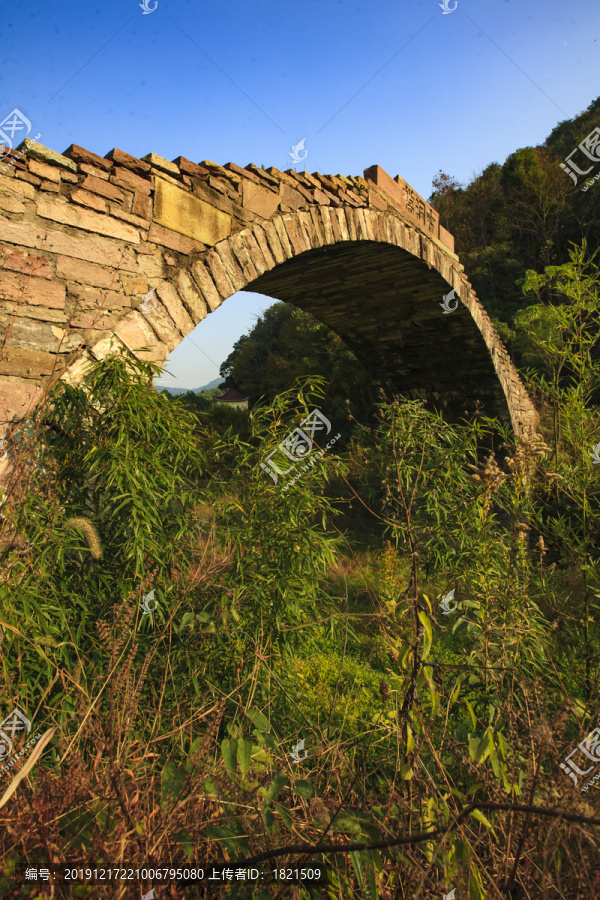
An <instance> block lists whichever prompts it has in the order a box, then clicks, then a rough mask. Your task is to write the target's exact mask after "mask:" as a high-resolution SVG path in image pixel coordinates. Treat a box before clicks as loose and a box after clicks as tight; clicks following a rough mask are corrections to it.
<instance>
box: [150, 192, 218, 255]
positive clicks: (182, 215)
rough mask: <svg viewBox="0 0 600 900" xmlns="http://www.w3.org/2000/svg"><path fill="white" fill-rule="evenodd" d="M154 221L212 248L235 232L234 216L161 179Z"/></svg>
mask: <svg viewBox="0 0 600 900" xmlns="http://www.w3.org/2000/svg"><path fill="white" fill-rule="evenodd" d="M154 221H155V222H156V223H158V224H160V225H162V226H163V227H164V228H170V229H171V230H172V231H178V232H179V233H180V234H185V235H187V237H190V238H192V239H194V240H196V241H201V242H202V243H203V244H207V245H209V246H212V245H213V244H216V243H218V242H219V241H220V240H222V239H223V238H225V237H227V235H228V234H229V233H230V231H231V216H228V215H227V214H226V213H223V212H221V211H220V210H218V209H215V208H214V207H212V206H209V205H208V204H207V203H205V202H204V201H203V200H200V199H199V198H198V197H195V196H194V195H193V194H190V193H189V192H188V191H186V190H184V189H183V188H181V187H174V186H173V185H171V184H168V183H167V182H165V181H163V180H162V179H160V178H157V179H156V181H155V193H154Z"/></svg>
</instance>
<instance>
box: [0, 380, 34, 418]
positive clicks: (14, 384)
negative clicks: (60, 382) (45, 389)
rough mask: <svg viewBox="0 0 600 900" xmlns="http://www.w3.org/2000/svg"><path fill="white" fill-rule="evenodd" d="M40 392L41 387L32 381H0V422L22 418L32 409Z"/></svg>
mask: <svg viewBox="0 0 600 900" xmlns="http://www.w3.org/2000/svg"><path fill="white" fill-rule="evenodd" d="M41 394H42V387H41V385H39V384H36V383H35V382H34V381H18V380H16V379H11V380H10V381H1V382H0V422H11V421H12V419H13V418H17V419H21V418H23V417H24V416H25V415H26V414H27V413H28V412H29V410H31V409H33V407H34V406H35V404H36V402H37V400H38V399H39V398H40V396H41Z"/></svg>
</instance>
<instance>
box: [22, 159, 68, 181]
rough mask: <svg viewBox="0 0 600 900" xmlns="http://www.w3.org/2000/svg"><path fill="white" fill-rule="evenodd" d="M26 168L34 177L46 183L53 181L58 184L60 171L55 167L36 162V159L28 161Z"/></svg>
mask: <svg viewBox="0 0 600 900" xmlns="http://www.w3.org/2000/svg"><path fill="white" fill-rule="evenodd" d="M27 168H28V169H29V171H30V172H33V174H34V175H39V176H40V178H44V179H46V181H55V182H56V183H57V184H60V170H59V169H57V168H56V166H49V165H48V164H47V163H43V162H38V160H37V159H30V160H29V165H28V166H27Z"/></svg>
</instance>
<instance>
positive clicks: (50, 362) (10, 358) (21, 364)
mask: <svg viewBox="0 0 600 900" xmlns="http://www.w3.org/2000/svg"><path fill="white" fill-rule="evenodd" d="M60 362H61V360H60V357H58V356H56V355H55V354H54V353H43V352H42V351H41V350H29V349H28V350H25V349H23V348H22V347H5V348H4V350H3V351H2V355H1V356H0V375H20V376H21V377H22V378H26V377H27V376H29V377H32V378H39V377H40V376H41V375H51V374H52V372H54V371H55V370H60Z"/></svg>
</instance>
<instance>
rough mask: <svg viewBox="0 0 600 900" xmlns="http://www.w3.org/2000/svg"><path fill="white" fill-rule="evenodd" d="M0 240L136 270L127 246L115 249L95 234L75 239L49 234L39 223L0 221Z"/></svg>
mask: <svg viewBox="0 0 600 900" xmlns="http://www.w3.org/2000/svg"><path fill="white" fill-rule="evenodd" d="M0 241H6V242H7V243H9V244H19V245H20V246H22V247H34V248H35V249H37V250H40V249H42V248H43V249H44V250H45V251H48V252H49V253H62V254H63V256H73V257H75V258H76V259H85V260H88V261H89V262H97V263H101V264H103V265H105V266H116V267H119V268H121V269H126V270H127V271H128V272H131V271H134V272H135V271H137V261H136V258H135V256H134V254H133V253H132V251H131V249H130V248H129V247H115V245H114V244H113V243H112V241H109V240H107V239H106V238H101V237H96V236H95V235H94V236H92V235H88V236H86V237H77V236H75V235H71V234H65V233H64V232H63V231H48V230H47V229H46V227H45V223H42V222H9V221H8V220H7V219H2V218H0Z"/></svg>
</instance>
